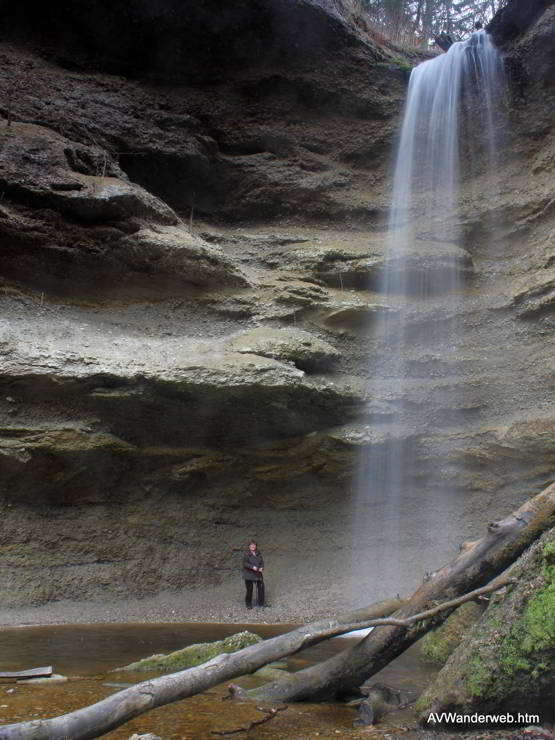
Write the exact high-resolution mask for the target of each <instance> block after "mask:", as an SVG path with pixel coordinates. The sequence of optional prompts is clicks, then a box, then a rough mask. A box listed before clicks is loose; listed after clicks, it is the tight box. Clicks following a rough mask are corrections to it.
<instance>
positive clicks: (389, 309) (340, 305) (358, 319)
mask: <svg viewBox="0 0 555 740" xmlns="http://www.w3.org/2000/svg"><path fill="white" fill-rule="evenodd" d="M330 308H331V310H329V311H326V312H322V314H321V315H322V318H323V322H324V323H325V324H326V325H327V326H330V327H333V328H341V329H347V330H352V331H356V332H359V331H370V329H371V328H372V326H373V325H374V323H375V321H376V320H377V319H379V317H380V316H383V315H385V314H391V313H396V312H397V311H398V309H397V308H396V307H395V306H391V305H387V304H385V303H365V302H364V301H362V300H361V299H358V298H357V297H356V296H353V297H352V298H350V299H345V300H340V299H338V300H335V301H334V302H333V304H332V305H331V306H330Z"/></svg>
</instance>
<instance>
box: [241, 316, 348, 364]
mask: <svg viewBox="0 0 555 740" xmlns="http://www.w3.org/2000/svg"><path fill="white" fill-rule="evenodd" d="M229 346H230V348H231V349H232V350H233V351H235V352H240V353H242V354H243V353H248V354H255V355H261V356H262V357H271V358H273V359H275V360H282V361H283V360H285V361H288V362H292V363H293V364H295V365H296V366H297V367H299V368H301V369H302V370H306V371H308V372H310V371H314V370H317V369H318V368H322V369H325V368H328V367H329V366H330V365H331V364H333V363H334V362H335V361H336V360H337V359H338V358H339V356H340V355H339V352H338V351H337V350H336V349H335V348H334V347H332V346H331V345H330V344H328V343H327V342H324V341H323V340H321V339H318V338H317V337H315V336H314V335H313V334H310V333H309V332H307V331H304V330H302V329H293V328H282V329H272V328H267V327H259V328H257V329H254V330H252V331H249V332H246V333H244V334H241V335H240V336H239V337H237V338H236V339H233V340H232V341H231V342H230V345H229Z"/></svg>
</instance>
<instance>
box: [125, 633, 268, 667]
mask: <svg viewBox="0 0 555 740" xmlns="http://www.w3.org/2000/svg"><path fill="white" fill-rule="evenodd" d="M261 641H262V638H261V637H259V636H258V635H255V634H254V633H253V632H248V631H244V632H237V633H236V634H234V635H230V637H226V638H225V640H216V642H199V643H196V644H194V645H189V646H188V647H186V648H182V649H181V650H175V651H174V652H173V653H168V654H167V655H165V654H163V653H161V654H159V655H151V656H150V657H149V658H144V659H143V660H139V661H137V662H136V663H130V664H129V665H126V666H124V667H123V668H116V671H163V672H164V673H172V672H173V671H180V670H183V669H185V668H193V667H194V666H196V665H201V664H202V663H206V661H207V660H210V659H211V658H215V657H216V655H221V654H222V653H234V652H235V651H236V650H241V649H242V648H244V647H248V646H249V645H255V644H256V643H257V642H261Z"/></svg>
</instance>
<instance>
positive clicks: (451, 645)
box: [419, 601, 484, 665]
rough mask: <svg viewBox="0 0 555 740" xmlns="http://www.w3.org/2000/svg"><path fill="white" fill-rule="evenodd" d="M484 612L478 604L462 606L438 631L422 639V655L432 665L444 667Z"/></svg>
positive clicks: (471, 603) (470, 602) (472, 603)
mask: <svg viewBox="0 0 555 740" xmlns="http://www.w3.org/2000/svg"><path fill="white" fill-rule="evenodd" d="M483 611H484V607H483V605H480V604H478V603H475V602H472V601H469V602H467V603H466V604H462V605H461V606H460V607H459V608H458V609H456V610H455V611H454V612H453V614H451V615H450V616H449V617H448V618H447V619H446V620H445V622H443V624H441V625H440V626H439V627H438V628H437V629H436V630H433V631H431V632H428V634H427V635H425V636H424V637H423V638H422V640H421V641H420V643H419V646H420V650H421V652H422V655H423V656H424V657H425V658H426V659H427V660H429V661H431V662H432V663H436V664H438V665H444V664H445V663H446V662H447V660H448V658H449V656H450V655H451V653H452V652H453V651H454V650H455V648H457V647H458V645H459V644H460V643H461V641H462V640H463V639H464V636H465V633H466V632H467V631H468V629H469V628H470V627H471V626H472V625H473V624H474V622H476V620H478V619H479V618H480V616H481V615H482V612H483Z"/></svg>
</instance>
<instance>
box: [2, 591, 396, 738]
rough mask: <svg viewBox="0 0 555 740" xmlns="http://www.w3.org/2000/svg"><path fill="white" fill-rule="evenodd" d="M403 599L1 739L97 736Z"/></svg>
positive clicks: (368, 619) (362, 623) (6, 732)
mask: <svg viewBox="0 0 555 740" xmlns="http://www.w3.org/2000/svg"><path fill="white" fill-rule="evenodd" d="M403 603H404V602H403V600H402V599H399V598H397V599H388V600H386V601H382V602H379V603H377V604H372V605H371V606H368V607H365V608H363V609H358V610H356V611H352V612H349V613H347V614H343V615H341V616H339V617H337V618H334V619H324V620H321V621H319V622H313V623H312V624H307V625H304V626H302V627H299V628H298V629H296V630H293V631H292V632H287V633H285V634H284V635H278V636H277V637H273V638H271V639H270V640H265V641H264V642H261V643H257V644H256V645H250V646H249V647H246V648H243V649H242V650H238V651H237V652H235V653H225V654H223V655H218V656H216V657H215V658H212V660H209V661H208V662H207V663H203V664H202V665H200V666H196V667H195V668H189V669H187V670H185V671H179V672H178V673H172V674H170V675H168V676H160V678H155V679H152V680H150V681H144V682H143V683H140V684H137V685H135V686H131V687H130V688H128V689H125V690H124V691H119V692H118V693H117V694H113V695H112V696H109V697H107V698H106V699H103V700H102V701H99V702H97V703H96V704H91V705H90V706H88V707H83V708H82V709H77V710H76V711H74V712H70V713H69V714H64V715H62V716H60V717H53V718H51V719H43V720H41V719H38V720H32V721H30V722H19V723H17V724H12V725H3V726H0V740H59V738H67V740H92V739H93V738H96V737H100V736H101V735H104V734H105V733H107V732H109V731H110V730H113V729H114V728H116V727H119V726H120V725H123V724H124V723H125V722H128V721H129V720H130V719H133V717H137V716H139V715H140V714H143V713H144V712H148V711H149V710H151V709H155V708H156V707H161V706H163V705H164V704H170V703H171V702H174V701H179V700H180V699H186V698H187V697H189V696H193V695H194V694H199V693H201V692H202V691H206V689H209V688H210V687H211V686H216V685H217V684H219V683H222V682H223V681H228V680H229V679H231V678H236V677H237V676H242V675H244V674H247V673H252V672H253V671H255V670H257V668H260V667H262V666H263V665H266V663H271V662H272V661H274V660H278V658H283V657H284V656H286V655H291V654H292V653H296V652H298V651H299V650H302V649H303V648H306V647H309V646H310V645H315V644H317V643H318V642H322V641H323V640H327V639H328V638H330V637H334V636H336V635H341V634H344V633H345V632H351V631H352V630H357V629H362V628H364V627H368V626H369V624H370V625H371V624H372V620H374V619H376V618H378V617H383V616H386V615H387V614H391V613H392V612H394V611H396V610H398V609H399V606H401V605H402V604H403Z"/></svg>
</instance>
